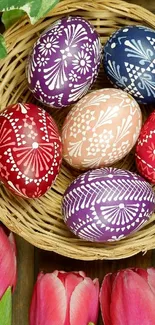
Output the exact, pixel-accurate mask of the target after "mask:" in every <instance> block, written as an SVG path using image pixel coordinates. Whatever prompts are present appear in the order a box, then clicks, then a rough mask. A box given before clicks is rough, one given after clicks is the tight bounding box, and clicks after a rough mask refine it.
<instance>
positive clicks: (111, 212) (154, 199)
mask: <svg viewBox="0 0 155 325" xmlns="http://www.w3.org/2000/svg"><path fill="white" fill-rule="evenodd" d="M154 208H155V195H154V192H153V190H152V188H151V186H150V184H149V183H147V182H146V181H145V180H144V179H143V178H142V177H141V176H139V175H136V174H134V173H132V172H129V171H127V170H121V169H116V168H112V167H105V168H101V169H95V170H91V171H87V172H85V173H84V174H82V175H80V176H79V177H78V178H77V179H75V180H74V181H73V182H72V183H71V185H70V186H69V187H68V188H67V190H66V192H65V194H64V197H63V202H62V212H63V217H64V221H65V223H66V225H67V226H68V227H69V229H70V230H71V231H72V232H73V233H74V234H75V235H77V236H78V237H80V238H82V239H85V240H88V241H96V242H106V241H115V240H120V239H121V238H124V237H126V236H128V235H129V234H131V233H133V232H135V231H137V230H138V229H140V228H141V227H142V226H143V225H144V224H145V222H146V221H147V220H148V219H149V217H150V215H151V213H152V212H153V210H154Z"/></svg>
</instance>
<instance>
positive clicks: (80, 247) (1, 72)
mask: <svg viewBox="0 0 155 325" xmlns="http://www.w3.org/2000/svg"><path fill="white" fill-rule="evenodd" d="M67 14H71V15H77V14H78V15H81V16H83V17H85V18H86V19H88V20H89V21H90V22H91V23H92V24H93V25H94V26H95V27H96V30H97V31H98V33H99V34H100V37H101V41H102V43H103V44H104V42H105V41H106V40H107V38H108V37H109V35H110V34H111V33H113V32H114V31H115V30H116V29H118V28H119V27H122V26H126V25H131V24H141V25H147V26H150V27H153V28H155V16H154V15H153V14H152V13H150V12H149V11H147V10H145V9H143V8H141V7H139V6H137V5H132V4H128V3H125V2H122V1H119V0H95V1H94V0H79V1H76V0H63V1H61V2H60V3H59V4H58V5H57V6H56V7H55V8H54V10H52V11H51V12H50V13H49V14H48V15H47V17H46V18H44V19H41V20H40V21H39V22H38V23H37V24H35V25H34V26H32V25H31V24H30V22H29V20H28V19H27V18H25V19H23V20H22V21H21V22H20V23H18V24H15V25H14V26H13V27H12V28H10V29H9V30H8V31H7V32H6V33H5V39H6V44H7V48H8V56H7V58H6V59H4V60H1V61H0V83H1V84H0V105H1V109H3V108H5V107H6V106H8V105H9V104H13V103H16V102H19V101H20V102H33V103H37V101H36V100H35V99H34V98H33V97H32V94H31V93H30V91H29V90H28V87H27V81H26V78H25V64H26V59H27V56H28V53H29V52H30V50H31V48H32V45H33V44H34V42H35V40H36V39H37V38H38V36H39V35H40V33H41V32H42V31H43V30H44V29H45V28H47V27H48V26H49V25H50V24H51V23H52V22H53V21H55V20H56V19H58V18H59V17H61V16H64V15H67ZM103 80H105V82H104V83H103ZM101 81H102V82H101ZM105 86H108V87H109V86H110V85H109V83H108V81H107V79H106V77H104V76H103V71H101V72H100V75H99V78H98V81H97V83H96V84H95V88H104V87H105ZM142 109H143V107H142ZM150 109H151V108H150ZM143 111H144V112H145V109H143ZM147 111H149V112H150V110H149V108H148V107H147ZM51 114H52V115H53V116H54V118H55V119H56V121H57V123H58V124H59V126H60V127H61V124H62V121H63V119H64V116H65V115H66V110H62V111H61V113H60V111H59V112H57V110H51ZM117 167H120V168H124V169H130V170H135V165H134V157H133V152H132V153H130V154H129V155H128V156H127V157H126V158H125V159H124V160H122V161H121V162H120V163H119V164H117ZM76 175H77V172H76V171H74V170H71V169H69V168H68V167H67V166H66V165H65V164H63V165H62V168H61V172H60V174H59V177H58V178H57V181H56V183H55V185H54V186H53V187H52V188H51V190H50V191H48V192H47V194H46V195H44V196H43V197H41V198H39V199H37V200H26V199H25V200H24V199H21V198H19V197H15V196H13V195H12V194H11V193H10V192H8V191H7V190H6V189H5V188H4V187H3V186H2V185H1V186H0V219H1V221H2V222H3V223H4V224H5V225H6V226H7V227H8V228H9V229H10V230H12V231H14V232H15V233H17V234H18V235H20V236H22V237H23V238H25V239H26V240H27V241H29V242H30V243H32V244H33V245H34V246H37V247H40V248H42V249H45V250H49V251H55V252H57V253H59V254H62V255H65V256H68V257H72V258H76V259H81V260H95V259H120V258H124V257H128V256H131V255H134V254H136V253H138V252H140V251H142V252H146V251H147V250H149V249H152V248H155V223H154V221H155V214H154V215H153V216H152V217H151V219H150V220H149V222H148V223H147V225H146V226H145V227H144V228H143V229H141V230H140V231H139V232H137V233H135V234H134V235H133V236H130V237H128V238H127V239H124V240H121V241H120V242H113V243H107V244H105V243H103V244H100V243H90V242H85V241H82V240H80V239H78V238H76V237H75V236H74V235H72V234H71V233H70V232H69V231H68V229H67V228H66V226H65V224H64V222H63V219H62V215H61V199H62V195H63V193H64V191H65V189H66V188H67V186H68V185H69V184H70V182H71V181H72V180H73V178H74V177H75V176H76Z"/></svg>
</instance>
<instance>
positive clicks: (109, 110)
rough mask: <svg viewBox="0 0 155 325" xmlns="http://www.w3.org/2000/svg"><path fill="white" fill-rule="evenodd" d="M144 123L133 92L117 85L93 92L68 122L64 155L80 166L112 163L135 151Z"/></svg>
mask: <svg viewBox="0 0 155 325" xmlns="http://www.w3.org/2000/svg"><path fill="white" fill-rule="evenodd" d="M141 126H142V114H141V110H140V107H139V105H138V103H137V102H136V101H135V99H134V98H132V96H131V95H129V94H127V93H126V92H124V91H122V90H119V89H113V88H105V89H99V90H96V91H93V92H91V93H89V94H88V95H86V96H85V97H84V98H82V99H81V100H80V101H79V102H78V103H77V104H76V105H75V106H74V107H73V108H72V109H71V110H70V112H69V113H68V115H67V117H66V119H65V121H64V124H63V129H62V143H63V157H64V159H65V160H66V161H67V163H68V164H69V165H71V166H72V167H74V168H77V169H91V168H98V167H103V166H110V165H112V164H114V163H115V162H117V161H119V160H121V159H122V158H123V157H125V156H126V155H127V154H128V153H129V152H130V151H131V149H132V148H133V147H134V145H135V143H136V141H137V139H138V136H139V133H140V130H141Z"/></svg>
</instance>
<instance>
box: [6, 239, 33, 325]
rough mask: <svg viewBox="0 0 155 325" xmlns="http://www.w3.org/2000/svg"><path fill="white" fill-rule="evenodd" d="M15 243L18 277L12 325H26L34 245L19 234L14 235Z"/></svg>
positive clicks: (30, 292) (30, 293) (31, 288)
mask: <svg viewBox="0 0 155 325" xmlns="http://www.w3.org/2000/svg"><path fill="white" fill-rule="evenodd" d="M16 243H17V251H18V279H17V287H16V290H15V293H14V295H13V323H12V325H28V324H29V323H28V311H29V305H30V299H31V295H32V290H33V285H34V247H33V246H32V245H30V244H29V243H27V242H26V241H25V240H23V239H22V238H20V237H19V236H16ZM1 325H2V324H1Z"/></svg>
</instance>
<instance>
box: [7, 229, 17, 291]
mask: <svg viewBox="0 0 155 325" xmlns="http://www.w3.org/2000/svg"><path fill="white" fill-rule="evenodd" d="M8 239H9V242H10V245H11V247H12V251H13V256H14V267H13V269H14V278H13V291H14V290H15V287H16V283H17V260H16V256H17V247H16V242H15V237H14V235H13V233H12V232H10V234H9V237H8Z"/></svg>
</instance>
